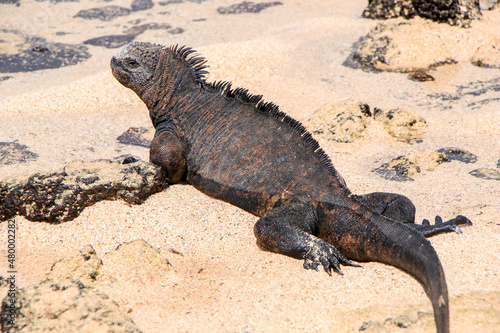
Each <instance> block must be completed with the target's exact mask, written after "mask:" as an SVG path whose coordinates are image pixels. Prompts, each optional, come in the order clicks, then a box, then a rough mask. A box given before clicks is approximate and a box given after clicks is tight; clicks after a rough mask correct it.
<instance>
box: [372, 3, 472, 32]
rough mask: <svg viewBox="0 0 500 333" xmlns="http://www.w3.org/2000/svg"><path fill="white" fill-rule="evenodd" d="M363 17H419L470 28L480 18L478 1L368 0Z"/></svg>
mask: <svg viewBox="0 0 500 333" xmlns="http://www.w3.org/2000/svg"><path fill="white" fill-rule="evenodd" d="M362 15H363V17H366V18H372V19H390V18H396V17H404V18H406V19H410V18H413V17H415V16H420V17H423V18H426V19H430V20H433V21H436V22H439V23H448V24H450V25H458V26H461V27H470V21H471V20H478V19H480V18H481V10H480V8H479V0H369V1H368V7H367V8H366V9H365V10H364V11H363V14H362Z"/></svg>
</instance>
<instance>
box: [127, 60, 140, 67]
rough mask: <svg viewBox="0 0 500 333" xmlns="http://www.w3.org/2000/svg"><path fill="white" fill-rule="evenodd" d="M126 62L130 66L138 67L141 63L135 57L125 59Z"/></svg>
mask: <svg viewBox="0 0 500 333" xmlns="http://www.w3.org/2000/svg"><path fill="white" fill-rule="evenodd" d="M125 63H126V64H127V66H128V67H130V68H137V67H139V63H138V62H137V61H135V60H134V59H127V60H126V61H125Z"/></svg>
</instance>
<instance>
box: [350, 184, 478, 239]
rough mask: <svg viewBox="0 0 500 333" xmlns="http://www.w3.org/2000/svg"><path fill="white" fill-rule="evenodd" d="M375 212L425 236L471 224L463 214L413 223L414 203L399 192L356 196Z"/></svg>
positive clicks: (455, 229)
mask: <svg viewBox="0 0 500 333" xmlns="http://www.w3.org/2000/svg"><path fill="white" fill-rule="evenodd" d="M357 197H358V198H359V199H361V201H363V202H364V203H365V204H366V205H368V206H369V207H370V208H371V209H373V210H374V211H375V212H377V213H379V214H380V215H383V216H385V217H388V218H390V219H392V220H394V221H398V222H402V223H405V224H407V225H408V226H410V227H412V228H414V229H416V230H418V231H420V232H421V233H422V234H423V235H424V236H425V237H430V236H434V235H436V234H439V233H443V232H452V231H454V232H456V233H462V230H460V227H459V225H471V224H472V222H471V221H470V220H469V219H468V218H466V217H465V216H462V215H458V216H457V217H455V218H453V219H451V220H448V221H446V222H443V219H442V218H441V217H440V216H436V219H435V224H433V225H432V224H430V223H429V220H427V219H425V220H423V221H422V224H415V205H414V204H413V203H412V202H411V200H410V199H408V198H407V197H405V196H404V195H401V194H396V193H384V192H374V193H368V194H364V195H359V196H357Z"/></svg>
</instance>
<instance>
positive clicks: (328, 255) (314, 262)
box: [304, 239, 361, 276]
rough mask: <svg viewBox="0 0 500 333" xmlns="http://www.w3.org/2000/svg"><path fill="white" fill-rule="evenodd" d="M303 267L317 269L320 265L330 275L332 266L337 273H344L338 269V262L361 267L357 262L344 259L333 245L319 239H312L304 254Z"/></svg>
mask: <svg viewBox="0 0 500 333" xmlns="http://www.w3.org/2000/svg"><path fill="white" fill-rule="evenodd" d="M304 259H305V261H304V268H305V269H315V270H317V271H319V268H318V267H319V265H322V266H323V268H324V269H325V271H326V272H327V273H328V275H330V276H331V275H332V272H331V270H332V268H333V269H334V270H335V271H337V272H338V273H339V274H341V275H344V273H342V270H341V269H340V264H343V265H347V266H355V267H361V266H360V265H358V264H355V263H353V262H352V261H350V260H348V259H346V258H345V257H344V256H343V255H342V254H341V253H340V252H339V251H338V250H337V249H336V248H335V247H334V246H333V245H331V244H329V243H327V242H325V241H322V240H320V239H317V240H314V241H312V244H311V246H310V248H309V250H308V251H307V252H306V254H305V255H304Z"/></svg>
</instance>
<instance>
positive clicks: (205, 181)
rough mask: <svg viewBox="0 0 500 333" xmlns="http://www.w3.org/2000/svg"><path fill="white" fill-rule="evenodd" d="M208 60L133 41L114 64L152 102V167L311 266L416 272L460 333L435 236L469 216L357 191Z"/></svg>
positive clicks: (300, 130) (300, 133)
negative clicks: (214, 74)
mask: <svg viewBox="0 0 500 333" xmlns="http://www.w3.org/2000/svg"><path fill="white" fill-rule="evenodd" d="M205 62H206V61H205V59H204V58H202V57H200V56H198V55H197V54H196V51H194V50H193V49H191V48H188V47H185V46H182V47H179V46H173V47H163V46H161V45H156V44H151V43H140V42H134V43H131V44H129V45H128V46H126V47H125V48H124V49H123V50H121V51H119V52H118V53H116V54H115V55H114V56H113V58H112V60H111V68H112V71H113V75H114V76H115V77H116V78H117V80H118V81H120V82H121V83H122V84H123V85H124V86H126V87H128V88H130V89H132V90H133V91H135V92H136V93H137V95H138V96H139V97H140V98H141V99H142V100H143V101H144V103H145V104H146V105H147V106H148V109H149V112H150V117H151V120H152V122H153V125H154V127H155V128H156V134H155V138H154V139H153V140H152V142H151V151H150V160H151V162H153V163H155V164H157V165H159V166H161V167H162V168H163V169H164V170H165V172H166V174H167V175H168V179H169V182H170V183H176V182H179V181H181V180H184V181H187V182H188V183H190V184H191V185H193V186H195V187H196V188H197V189H199V190H200V191H202V192H204V193H206V194H208V195H210V196H212V197H214V198H217V199H220V200H224V201H226V202H229V203H231V204H233V205H236V206H238V207H240V208H242V209H244V210H246V211H248V212H250V213H252V214H254V215H256V216H258V217H260V219H259V220H258V221H257V223H256V224H255V226H254V232H255V236H256V238H257V241H258V243H259V244H260V245H262V246H263V247H265V248H267V249H269V250H271V251H274V252H277V253H282V254H285V255H288V256H291V257H294V258H300V259H304V267H305V268H308V269H310V268H314V269H318V267H319V266H323V267H324V269H325V270H326V271H327V272H328V273H329V274H331V270H332V269H334V270H336V271H338V272H339V273H342V272H341V270H340V264H344V265H353V266H357V265H356V264H354V263H353V262H351V261H350V260H349V259H352V260H357V261H378V262H383V263H386V264H389V265H392V266H395V267H398V268H400V269H402V270H404V271H405V272H407V273H409V274H410V275H412V276H414V277H415V278H416V279H417V280H418V281H419V282H420V283H421V284H422V285H423V287H424V289H425V291H426V292H427V294H428V296H429V298H430V300H431V302H432V305H433V309H434V316H435V320H436V327H437V331H438V332H449V308H448V290H447V287H446V280H445V276H444V272H443V268H442V266H441V263H440V261H439V258H438V256H437V254H436V252H435V251H434V248H433V247H432V246H431V244H430V242H429V241H428V240H427V239H426V238H425V237H426V236H430V235H432V234H435V233H438V232H447V231H456V232H460V229H459V227H458V225H459V224H470V221H469V220H468V219H467V218H465V217H463V216H457V217H456V218H454V219H452V220H449V221H447V222H442V220H441V218H439V217H436V224H434V225H431V224H429V223H428V221H427V220H424V222H423V224H422V225H417V224H415V223H414V221H415V207H414V205H413V204H412V202H411V201H410V200H409V199H408V198H406V197H404V196H402V195H399V194H394V193H380V192H377V193H370V194H365V195H361V196H357V195H354V194H352V193H351V191H349V189H348V188H347V186H346V185H345V182H344V180H343V179H342V177H341V176H340V174H339V173H338V172H337V171H336V170H335V168H334V166H333V164H332V162H331V160H330V158H329V157H328V156H327V155H326V154H325V152H324V151H323V150H322V149H321V148H320V146H319V144H318V142H317V141H316V140H314V139H313V137H312V136H311V134H310V133H309V132H308V131H307V130H306V129H305V128H304V127H303V126H302V125H301V124H300V123H299V122H298V121H296V120H294V119H292V118H291V117H289V116H287V115H286V114H285V113H283V112H282V111H280V110H279V108H278V107H277V106H276V105H275V104H273V103H269V102H263V101H262V96H261V95H251V94H249V93H248V90H246V89H243V88H236V89H233V88H232V87H231V84H230V83H228V82H224V81H220V82H213V83H208V82H206V80H205V74H207V72H206V71H205V68H206V67H207V66H206V65H205Z"/></svg>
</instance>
